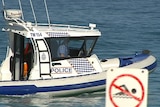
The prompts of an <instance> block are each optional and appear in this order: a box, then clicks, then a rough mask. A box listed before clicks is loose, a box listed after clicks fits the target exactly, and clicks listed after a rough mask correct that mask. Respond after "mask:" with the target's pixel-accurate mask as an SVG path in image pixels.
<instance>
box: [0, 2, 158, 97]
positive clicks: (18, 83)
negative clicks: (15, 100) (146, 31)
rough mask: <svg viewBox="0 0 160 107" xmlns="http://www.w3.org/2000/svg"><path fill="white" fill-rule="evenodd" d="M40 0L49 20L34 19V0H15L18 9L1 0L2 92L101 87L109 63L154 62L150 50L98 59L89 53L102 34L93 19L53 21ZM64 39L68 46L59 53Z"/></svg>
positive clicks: (57, 92) (58, 92)
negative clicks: (5, 36)
mask: <svg viewBox="0 0 160 107" xmlns="http://www.w3.org/2000/svg"><path fill="white" fill-rule="evenodd" d="M43 2H44V9H45V10H46V16H47V19H48V22H47V23H38V22H37V20H36V18H37V17H36V14H35V13H36V11H35V10H34V7H33V6H34V5H33V1H32V0H30V2H29V3H28V4H26V3H25V4H23V2H21V0H17V3H18V9H17V8H13V9H12V8H7V6H6V0H2V4H3V16H4V19H5V22H6V26H5V27H4V28H3V29H2V30H3V31H5V32H7V33H6V34H8V39H9V40H8V46H7V53H6V57H5V59H4V60H3V61H2V63H1V66H0V95H26V94H42V93H49V94H51V95H52V96H56V97H59V96H72V95H78V94H82V93H92V92H98V91H104V90H105V84H106V72H107V70H108V69H109V68H111V67H115V68H119V67H125V68H144V69H148V70H149V72H152V71H153V70H154V69H155V68H156V58H155V57H154V56H152V55H150V54H149V52H148V51H143V52H141V53H137V54H134V55H131V56H129V57H128V56H127V57H119V58H110V59H99V58H98V56H97V55H95V54H93V53H92V51H93V49H94V46H95V44H96V42H97V39H98V38H99V37H100V36H101V32H100V31H99V30H98V29H97V28H96V24H89V26H77V25H64V24H51V23H50V17H49V12H48V6H47V5H46V4H47V2H46V0H44V1H43ZM24 6H26V7H30V10H31V13H33V16H34V19H35V20H34V22H31V21H25V20H24V19H25V18H24V14H25V11H23V7H24ZM26 7H25V8H26ZM27 12H28V10H27ZM62 44H63V45H65V46H66V47H65V46H63V47H62V48H61V51H62V52H61V53H58V52H60V48H59V47H60V45H62ZM63 52H66V53H65V54H63ZM60 54H63V55H60Z"/></svg>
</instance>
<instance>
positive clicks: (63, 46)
mask: <svg viewBox="0 0 160 107" xmlns="http://www.w3.org/2000/svg"><path fill="white" fill-rule="evenodd" d="M68 54H69V52H68V39H65V40H63V41H62V42H61V43H60V46H59V47H58V51H57V56H58V57H62V58H63V57H68Z"/></svg>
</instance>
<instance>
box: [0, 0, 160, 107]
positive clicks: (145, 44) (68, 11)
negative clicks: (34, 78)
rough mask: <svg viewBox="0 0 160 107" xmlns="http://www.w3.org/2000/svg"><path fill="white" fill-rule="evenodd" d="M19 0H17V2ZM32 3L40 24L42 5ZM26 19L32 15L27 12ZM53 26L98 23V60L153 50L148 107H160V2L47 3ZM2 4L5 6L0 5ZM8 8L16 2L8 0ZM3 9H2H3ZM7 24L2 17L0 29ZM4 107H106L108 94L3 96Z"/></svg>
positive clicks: (1, 35)
mask: <svg viewBox="0 0 160 107" xmlns="http://www.w3.org/2000/svg"><path fill="white" fill-rule="evenodd" d="M14 1H16V0H14ZM41 1H43V0H33V2H35V5H37V6H38V7H37V8H35V10H36V11H37V13H36V15H38V16H39V17H38V19H37V21H38V22H40V21H43V22H45V21H47V18H46V17H45V14H43V13H42V12H44V11H45V10H43V9H44V8H43V5H42V4H41V3H39V2H41ZM22 2H23V3H24V8H23V9H24V11H25V12H26V14H25V15H24V16H26V18H25V20H33V16H32V15H31V14H30V13H29V12H28V11H29V10H25V9H26V7H27V6H28V5H27V2H29V0H22ZM47 2H48V5H49V10H50V11H49V14H50V16H51V22H52V23H64V24H76V25H88V23H95V24H97V28H99V29H100V31H101V32H102V36H101V37H100V38H99V40H98V42H97V44H96V47H95V50H94V53H95V54H97V55H98V57H99V58H101V59H102V58H114V57H119V56H126V55H130V54H134V53H135V52H140V51H142V50H144V49H148V50H150V51H151V54H153V55H154V56H155V57H156V58H157V62H158V66H157V68H156V70H155V71H154V72H152V73H151V74H150V75H149V86H148V107H160V102H159V101H160V85H159V84H160V79H159V76H160V64H159V59H160V11H159V10H160V0H47ZM0 4H2V3H1V2H0ZM6 4H8V5H9V6H13V7H14V6H16V5H17V4H16V3H15V2H10V0H7V2H6ZM0 9H1V10H2V6H0ZM4 25H5V22H4V20H3V15H2V14H0V28H3V27H4ZM6 43H7V36H6V33H5V32H2V31H1V32H0V62H2V60H3V59H4V58H5V53H6ZM0 106H1V107H22V106H23V107H105V94H104V93H96V94H85V95H80V96H76V97H63V98H54V97H52V96H49V95H43V96H40V95H28V96H12V97H9V96H1V97H0Z"/></svg>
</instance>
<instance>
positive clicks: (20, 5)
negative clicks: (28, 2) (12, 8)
mask: <svg viewBox="0 0 160 107" xmlns="http://www.w3.org/2000/svg"><path fill="white" fill-rule="evenodd" d="M18 1H19V8H20V10H21V11H22V19H23V20H24V15H23V10H22V4H21V0H18Z"/></svg>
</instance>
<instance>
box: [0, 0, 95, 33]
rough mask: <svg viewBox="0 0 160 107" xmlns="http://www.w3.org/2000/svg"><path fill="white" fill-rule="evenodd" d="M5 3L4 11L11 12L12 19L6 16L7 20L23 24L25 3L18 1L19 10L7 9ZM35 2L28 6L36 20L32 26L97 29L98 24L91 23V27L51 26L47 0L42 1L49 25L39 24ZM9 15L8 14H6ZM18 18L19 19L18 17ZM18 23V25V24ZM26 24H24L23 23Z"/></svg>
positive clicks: (30, 1)
mask: <svg viewBox="0 0 160 107" xmlns="http://www.w3.org/2000/svg"><path fill="white" fill-rule="evenodd" d="M5 1H6V0H2V5H3V9H4V12H5V11H6V10H9V11H8V13H9V15H10V17H8V16H7V15H4V17H5V18H6V19H7V20H15V21H16V22H17V21H18V22H19V21H20V19H21V20H22V21H20V22H22V23H23V21H24V11H23V2H22V0H17V1H18V8H19V9H6V6H5ZM32 1H33V0H29V4H28V5H30V9H31V11H32V14H33V19H34V22H32V25H34V26H46V27H47V26H48V27H50V28H52V29H59V28H60V29H61V28H62V29H63V28H64V29H68V30H85V29H86V30H88V29H91V30H93V29H94V28H95V27H96V24H92V23H90V24H89V26H77V25H65V24H51V23H50V16H49V12H48V6H47V1H46V0H42V2H43V3H44V8H45V12H46V14H45V15H46V17H47V20H48V23H39V22H38V21H37V18H38V17H36V13H35V12H36V11H35V7H34V3H33V2H32ZM10 10H12V11H10ZM13 12H14V14H16V15H15V16H12V13H13ZM6 14H7V13H6ZM16 16H17V17H16ZM17 18H18V20H17ZM18 22H17V23H18ZM23 24H24V23H23Z"/></svg>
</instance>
